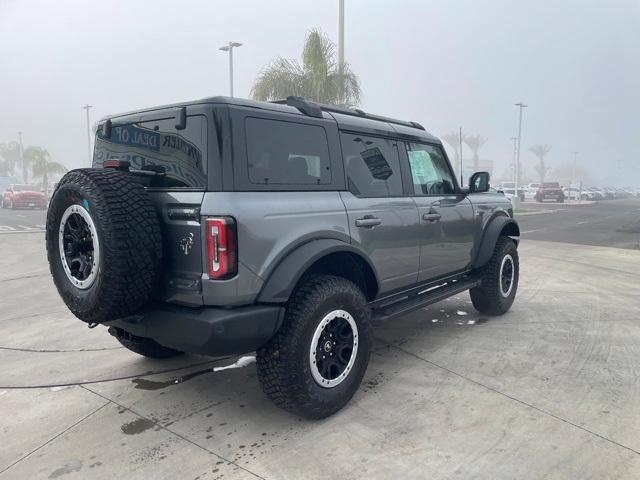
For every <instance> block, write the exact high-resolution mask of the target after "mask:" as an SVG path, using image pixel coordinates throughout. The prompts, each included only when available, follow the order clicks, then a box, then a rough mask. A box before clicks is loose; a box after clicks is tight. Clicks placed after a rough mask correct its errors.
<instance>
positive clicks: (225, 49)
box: [220, 42, 242, 97]
mask: <svg viewBox="0 0 640 480" xmlns="http://www.w3.org/2000/svg"><path fill="white" fill-rule="evenodd" d="M241 46H242V44H241V43H238V42H229V43H228V44H227V45H223V46H222V47H220V50H222V51H223V52H229V96H230V97H233V49H234V48H236V47H241Z"/></svg>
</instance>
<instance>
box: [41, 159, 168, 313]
mask: <svg viewBox="0 0 640 480" xmlns="http://www.w3.org/2000/svg"><path fill="white" fill-rule="evenodd" d="M71 205H81V206H83V208H85V210H86V211H88V212H89V215H90V217H91V220H92V221H93V223H94V224H95V229H96V232H97V236H98V239H99V242H100V258H99V261H98V262H97V269H98V270H97V274H96V277H95V280H94V281H93V283H92V284H91V286H90V287H89V288H86V289H80V288H78V287H77V286H76V285H74V284H73V283H72V282H71V281H70V279H69V278H68V277H67V274H66V273H65V270H64V268H63V264H62V260H61V254H60V249H59V245H58V237H59V228H60V225H61V218H62V216H63V214H64V212H65V210H66V209H67V208H68V207H69V206H71ZM46 246H47V258H48V260H49V268H50V271H51V275H52V276H53V281H54V283H55V285H56V288H57V289H58V292H59V294H60V296H61V297H62V299H63V300H64V302H65V304H66V305H67V307H68V308H69V310H71V312H73V314H74V315H75V316H76V317H78V318H79V319H80V320H83V321H85V322H88V323H102V322H106V321H109V320H114V319H117V318H122V317H126V316H129V315H132V314H134V313H136V312H138V311H139V310H140V309H141V308H142V307H143V306H144V305H145V304H146V303H147V302H148V300H149V299H150V297H151V295H152V292H153V291H154V289H156V288H157V286H158V281H159V278H160V270H161V262H162V238H161V234H160V223H159V219H158V216H157V213H156V211H155V209H154V207H153V204H152V203H151V199H150V198H149V196H148V195H147V193H146V191H145V190H144V188H143V187H142V185H139V184H137V183H135V182H134V181H133V180H132V178H131V177H130V176H129V175H127V174H126V173H124V172H119V171H115V170H105V169H91V168H87V169H80V170H73V171H71V172H69V173H67V174H66V175H65V176H64V177H63V178H62V179H61V180H60V183H59V184H58V187H57V188H56V191H55V193H54V195H53V198H52V199H51V202H50V204H49V211H48V212H47V224H46Z"/></svg>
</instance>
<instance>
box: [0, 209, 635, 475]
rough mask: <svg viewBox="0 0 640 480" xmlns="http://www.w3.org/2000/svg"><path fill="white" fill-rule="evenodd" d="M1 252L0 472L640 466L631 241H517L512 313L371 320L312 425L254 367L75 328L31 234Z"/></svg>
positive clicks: (423, 471) (472, 471) (465, 308)
mask: <svg viewBox="0 0 640 480" xmlns="http://www.w3.org/2000/svg"><path fill="white" fill-rule="evenodd" d="M543 216H545V217H546V216H547V215H543ZM0 251H1V252H2V255H1V256H0V298H1V302H0V305H2V308H0V339H2V340H1V341H0V347H1V348H0V364H1V365H2V369H0V412H2V417H1V419H0V432H1V435H0V438H2V442H1V443H2V446H1V447H0V472H1V473H0V479H4V478H7V479H14V478H15V479H23V478H31V479H39V478H43V479H46V478H62V479H63V480H67V479H69V480H70V479H74V478H81V479H93V478H96V479H103V478H104V479H109V480H111V479H113V478H127V479H129V478H136V479H137V478H140V479H148V478H154V479H161V478H167V479H176V478H179V479H183V478H184V479H196V478H198V479H214V478H218V479H220V478H225V479H228V478H233V479H235V478H239V479H245V478H247V479H248V478H266V479H281V478H283V479H299V478H306V479H314V478H327V477H332V478H349V479H351V478H363V479H365V478H367V479H369V478H431V479H448V478H463V479H467V478H473V479H492V480H494V479H511V478H518V479H538V478H558V479H560V478H563V479H564V478H566V479H575V478H581V479H582V478H593V479H606V478H611V479H621V478H629V479H632V478H638V477H640V414H639V413H638V405H639V404H640V376H639V375H638V372H639V371H640V368H639V367H640V323H639V322H638V319H637V315H638V311H639V309H640V295H639V293H640V292H639V287H638V285H639V281H640V253H639V252H637V251H633V250H623V249H618V248H606V247H597V246H584V245H583V246H578V245H574V244H569V243H550V242H541V241H532V240H527V239H526V235H525V240H523V243H522V245H521V248H520V255H521V265H522V271H521V281H520V289H519V293H518V297H517V299H516V302H515V304H514V307H513V309H512V310H511V311H510V312H509V313H508V314H506V315H504V316H502V317H495V318H488V317H484V316H481V315H479V314H477V313H476V312H475V311H474V310H473V308H472V306H471V305H470V301H469V298H468V295H466V294H461V295H458V296H456V297H454V298H452V299H450V300H448V301H445V302H441V303H439V304H436V305H433V306H431V307H429V308H426V309H423V310H420V311H418V312H415V313H413V314H410V315H407V316H405V317H403V318H400V319H398V320H397V321H394V322H391V323H388V324H386V325H384V326H383V327H380V328H378V329H376V331H375V337H376V342H375V351H374V354H373V355H372V359H371V364H370V366H369V369H368V372H367V375H366V378H365V380H364V382H363V385H362V387H361V388H360V390H359V392H358V393H357V394H356V396H355V397H354V399H353V400H352V402H351V403H350V404H349V405H348V406H347V407H346V408H345V409H344V410H343V411H341V412H340V413H338V414H337V415H335V416H333V417H331V418H329V419H326V420H324V421H320V422H310V421H306V420H302V419H299V418H296V417H294V416H291V415H289V414H287V413H285V412H283V411H281V410H279V409H277V408H276V407H274V406H273V405H272V404H271V403H270V402H269V401H268V400H267V399H266V398H265V397H264V395H263V394H262V393H261V391H260V388H259V385H258V381H257V378H256V373H255V366H254V365H249V366H246V367H244V368H239V369H229V370H223V371H218V372H213V371H212V367H213V366H220V365H227V364H230V363H232V362H233V361H234V360H235V359H225V360H217V361H216V360H213V359H210V358H207V357H198V356H184V357H181V358H174V359H171V360H168V361H153V360H149V359H144V358H142V357H139V356H137V355H135V354H133V353H131V352H129V351H127V350H125V349H123V348H120V346H119V344H118V343H117V342H115V341H114V340H113V339H112V338H111V337H110V336H109V335H108V334H107V332H106V329H104V328H102V327H98V328H96V329H93V330H90V329H88V328H86V326H84V325H83V324H81V323H80V322H79V321H78V320H75V319H74V318H73V317H72V315H71V314H70V313H68V311H67V310H66V309H65V307H64V305H63V304H62V302H61V300H60V299H59V298H58V296H57V293H56V292H55V288H54V287H53V284H52V282H51V280H50V278H49V276H48V273H47V266H46V260H45V257H44V253H43V236H42V234H40V233H25V234H15V235H4V236H0ZM7 253H11V254H10V255H8V254H7Z"/></svg>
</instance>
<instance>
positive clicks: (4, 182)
mask: <svg viewBox="0 0 640 480" xmlns="http://www.w3.org/2000/svg"><path fill="white" fill-rule="evenodd" d="M12 183H16V179H15V178H14V177H5V176H2V177H0V196H1V195H2V194H3V193H4V191H5V190H6V189H7V188H9V185H11V184H12Z"/></svg>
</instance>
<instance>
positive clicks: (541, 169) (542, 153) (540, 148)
mask: <svg viewBox="0 0 640 480" xmlns="http://www.w3.org/2000/svg"><path fill="white" fill-rule="evenodd" d="M529 151H530V152H531V153H533V154H534V155H535V156H536V157H537V158H538V164H537V165H536V166H535V167H534V169H535V171H536V173H537V174H538V178H539V179H540V183H542V182H544V177H545V176H546V175H547V172H548V171H549V170H551V167H547V166H546V165H545V163H544V157H546V156H547V154H548V153H549V152H550V151H551V145H536V146H534V147H531V148H530V149H529Z"/></svg>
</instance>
